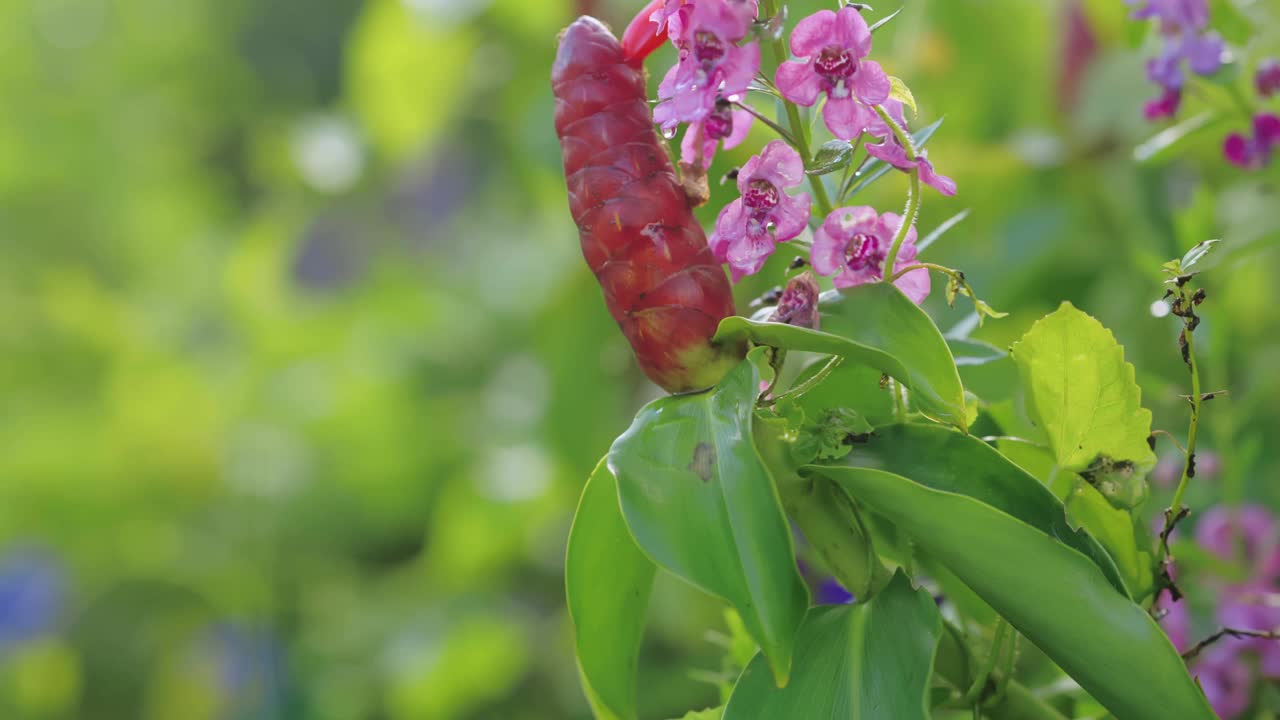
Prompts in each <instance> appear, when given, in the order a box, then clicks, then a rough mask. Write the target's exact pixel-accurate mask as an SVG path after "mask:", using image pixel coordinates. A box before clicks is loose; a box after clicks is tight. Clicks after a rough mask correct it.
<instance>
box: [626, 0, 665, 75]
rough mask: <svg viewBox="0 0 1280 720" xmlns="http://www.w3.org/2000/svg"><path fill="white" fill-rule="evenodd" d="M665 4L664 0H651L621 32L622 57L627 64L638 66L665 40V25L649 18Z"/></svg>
mask: <svg viewBox="0 0 1280 720" xmlns="http://www.w3.org/2000/svg"><path fill="white" fill-rule="evenodd" d="M665 5H666V0H652V2H650V3H649V4H648V5H645V6H644V9H642V10H641V11H640V12H639V13H637V14H636V16H635V17H634V18H632V20H631V24H630V25H628V26H627V29H626V30H625V31H624V32H623V33H622V57H623V59H624V60H626V62H627V64H628V65H631V66H633V67H640V65H642V64H643V63H644V59H645V58H647V57H649V55H650V54H652V53H653V51H654V50H657V49H658V48H660V47H662V45H663V44H664V43H665V42H666V41H667V28H666V25H662V26H659V25H658V24H657V23H655V22H653V21H652V20H650V19H649V18H650V16H652V15H653V14H654V13H655V12H657V11H658V10H661V9H662V8H663V6H665Z"/></svg>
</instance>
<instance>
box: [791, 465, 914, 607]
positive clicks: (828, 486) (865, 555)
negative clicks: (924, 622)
mask: <svg viewBox="0 0 1280 720" xmlns="http://www.w3.org/2000/svg"><path fill="white" fill-rule="evenodd" d="M778 491H779V493H780V494H781V495H782V504H783V506H785V507H786V509H787V514H788V515H790V516H791V517H792V518H793V519H794V520H795V521H796V524H797V525H798V526H799V527H800V531H801V532H802V533H804V536H805V539H807V540H808V541H809V543H810V544H811V545H812V546H813V547H814V549H816V550H817V551H818V554H819V555H820V556H822V560H823V562H824V563H826V565H827V569H828V570H830V571H831V574H832V575H833V576H835V579H836V580H837V581H839V583H840V584H841V585H843V586H844V587H845V588H846V589H848V590H849V592H851V593H853V595H854V597H855V598H857V602H860V603H862V602H866V601H867V600H869V599H870V598H872V597H874V596H875V595H876V593H878V592H880V591H881V590H883V589H884V587H885V586H886V585H888V584H889V580H890V579H892V577H893V574H892V573H890V572H889V569H888V568H886V567H885V566H884V563H883V562H881V561H880V558H879V556H877V555H876V552H875V546H874V545H873V544H872V541H871V535H870V533H869V532H868V531H867V527H866V524H865V523H863V521H862V516H861V515H860V514H859V512H858V508H857V507H856V506H855V505H854V504H853V501H852V500H850V499H849V496H848V495H846V494H845V492H844V491H843V490H841V489H840V487H839V486H837V485H836V484H835V483H833V482H832V481H830V480H828V479H827V478H825V477H821V476H813V477H808V478H801V477H796V478H792V479H791V480H790V481H787V482H781V481H780V482H779V483H778Z"/></svg>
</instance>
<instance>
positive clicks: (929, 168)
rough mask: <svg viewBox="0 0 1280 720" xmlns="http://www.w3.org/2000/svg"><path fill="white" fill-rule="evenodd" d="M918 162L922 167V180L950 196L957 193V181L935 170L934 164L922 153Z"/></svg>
mask: <svg viewBox="0 0 1280 720" xmlns="http://www.w3.org/2000/svg"><path fill="white" fill-rule="evenodd" d="M917 163H918V166H919V168H920V180H921V182H923V183H924V184H925V185H928V186H929V187H931V188H933V189H934V190H937V191H938V192H940V193H942V194H943V195H946V196H948V197H949V196H951V195H955V194H956V181H955V180H952V179H951V178H949V177H947V176H946V175H939V174H938V173H936V172H934V170H933V164H932V163H930V162H929V160H928V159H927V158H926V157H925V156H924V155H923V154H921V155H920V159H919V160H918V161H917Z"/></svg>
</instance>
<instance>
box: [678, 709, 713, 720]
mask: <svg viewBox="0 0 1280 720" xmlns="http://www.w3.org/2000/svg"><path fill="white" fill-rule="evenodd" d="M723 714H724V708H722V707H718V708H707V709H706V710H691V711H689V712H687V713H685V715H684V717H682V718H680V720H720V718H721V717H722V716H723Z"/></svg>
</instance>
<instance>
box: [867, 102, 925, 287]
mask: <svg viewBox="0 0 1280 720" xmlns="http://www.w3.org/2000/svg"><path fill="white" fill-rule="evenodd" d="M875 110H876V114H877V115H879V116H880V119H881V120H884V122H885V124H886V125H888V126H889V129H890V130H893V135H894V137H896V138H897V139H898V143H899V144H901V145H902V149H903V150H904V151H906V154H907V159H908V160H911V161H915V159H916V146H915V143H914V142H912V140H911V135H910V134H909V133H908V132H907V131H906V129H905V128H903V127H902V126H901V125H899V124H898V121H896V120H894V119H893V118H892V117H890V115H889V111H888V110H885V109H884V108H883V107H881V106H879V105H876V106H875ZM910 174H911V183H910V185H909V186H908V190H907V209H906V210H903V211H902V226H901V227H899V228H898V232H897V233H896V234H895V235H894V236H893V244H892V245H890V246H889V254H888V255H887V256H886V257H885V259H884V277H886V278H887V277H889V276H890V275H893V268H894V267H895V266H894V263H896V262H897V261H898V251H899V250H901V249H902V242H903V241H904V240H906V239H907V231H909V230H910V229H911V227H912V226H913V225H915V223H916V215H918V214H919V213H920V168H919V167H912V168H911V173H910Z"/></svg>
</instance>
